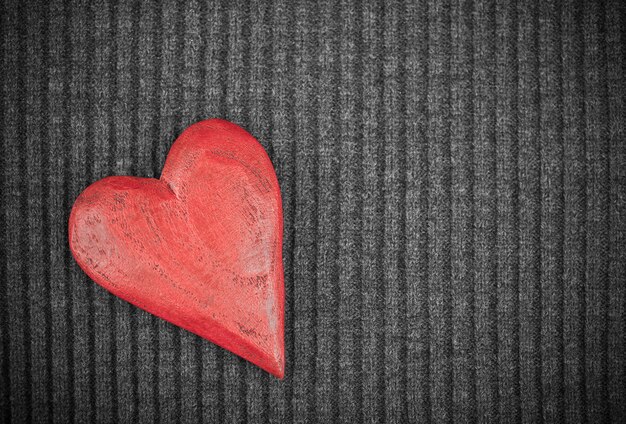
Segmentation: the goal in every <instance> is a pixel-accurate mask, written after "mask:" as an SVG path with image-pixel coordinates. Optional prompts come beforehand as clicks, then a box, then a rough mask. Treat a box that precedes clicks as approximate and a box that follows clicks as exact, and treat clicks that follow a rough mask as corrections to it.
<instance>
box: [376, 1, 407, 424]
mask: <svg viewBox="0 0 626 424" xmlns="http://www.w3.org/2000/svg"><path fill="white" fill-rule="evenodd" d="M398 6H399V3H397V2H395V1H388V2H385V4H384V10H383V16H384V22H383V47H384V56H383V63H384V65H383V81H384V82H383V110H384V112H383V119H384V125H383V134H384V136H383V137H382V140H383V142H384V146H385V149H384V180H383V188H382V191H383V200H384V211H383V221H384V224H383V231H384V236H383V237H384V242H383V251H384V255H383V256H384V257H383V264H382V268H383V275H384V277H383V278H384V287H383V290H382V293H381V295H382V297H383V298H384V311H385V326H384V329H385V350H384V361H385V372H384V379H385V394H384V400H385V421H386V422H403V421H406V419H407V418H406V412H405V410H406V402H405V401H404V399H403V398H401V397H399V396H398V395H397V394H398V393H404V391H405V390H406V389H405V383H404V378H405V375H406V371H405V368H404V362H405V359H404V357H403V356H404V352H403V350H404V347H405V343H404V341H403V338H402V336H403V328H402V322H403V321H404V317H405V311H404V309H405V302H404V290H403V289H404V275H403V269H402V261H403V259H404V254H403V250H404V239H403V234H402V232H403V230H404V228H403V227H404V199H403V197H404V190H403V182H404V178H403V177H404V176H403V175H402V172H401V164H402V163H403V162H402V160H403V158H404V154H405V151H404V147H405V145H404V133H403V127H402V124H403V122H402V120H401V107H402V105H401V95H402V92H401V81H400V76H401V75H402V71H403V63H401V56H400V48H401V38H400V37H401V34H400V30H401V28H400V16H399V15H400V11H399V10H398ZM381 162H382V160H381Z"/></svg>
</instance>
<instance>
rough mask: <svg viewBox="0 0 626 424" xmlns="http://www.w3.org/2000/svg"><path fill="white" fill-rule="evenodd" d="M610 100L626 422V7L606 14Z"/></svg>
mask: <svg viewBox="0 0 626 424" xmlns="http://www.w3.org/2000/svg"><path fill="white" fill-rule="evenodd" d="M605 19H606V21H605V22H606V23H605V25H606V26H605V28H606V49H607V51H606V55H607V95H608V119H609V124H608V125H609V129H608V131H609V133H608V137H609V160H610V163H609V169H610V187H611V189H610V190H611V191H610V193H609V203H610V212H609V213H610V217H609V234H610V235H609V237H610V239H609V246H610V248H609V255H610V257H609V260H610V263H609V287H608V291H609V300H608V302H609V305H608V320H609V323H608V346H607V349H608V357H607V361H608V363H607V368H608V370H609V376H608V381H606V384H607V385H608V392H609V418H610V419H611V421H613V422H618V421H619V420H620V419H624V418H626V402H624V401H623V400H624V399H626V355H624V352H626V337H624V335H625V334H626V283H624V282H625V281H626V196H625V193H626V166H624V164H625V163H626V128H625V125H626V122H625V121H624V119H625V118H626V109H625V108H624V89H625V88H626V82H625V81H626V72H625V71H626V70H625V69H624V66H625V63H624V61H625V57H624V45H623V43H624V42H625V41H626V39H625V38H624V36H625V35H626V34H625V31H624V26H625V25H626V5H625V4H624V3H623V2H619V1H609V2H607V5H606V10H605Z"/></svg>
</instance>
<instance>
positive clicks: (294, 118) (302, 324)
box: [0, 0, 626, 423]
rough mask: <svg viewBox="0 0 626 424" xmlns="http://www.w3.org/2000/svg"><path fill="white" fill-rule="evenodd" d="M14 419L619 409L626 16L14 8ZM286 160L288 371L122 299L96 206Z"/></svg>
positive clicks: (330, 3)
mask: <svg viewBox="0 0 626 424" xmlns="http://www.w3.org/2000/svg"><path fill="white" fill-rule="evenodd" d="M1 19H2V22H1V25H0V28H1V29H0V30H1V32H2V33H1V41H2V54H1V58H2V65H1V66H2V75H3V78H2V85H3V92H2V105H3V107H2V124H1V132H2V154H1V163H2V170H3V172H2V181H1V187H2V194H1V196H2V216H1V220H2V221H1V224H0V225H1V230H2V232H1V234H2V243H1V246H2V252H1V256H0V257H1V258H2V266H1V269H2V277H1V281H2V283H1V285H0V340H1V343H0V380H1V381H0V411H1V413H0V417H1V418H0V421H2V422H8V421H13V422H25V421H34V422H44V421H50V420H52V421H54V422H63V423H64V422H68V421H71V420H74V421H75V422H80V423H83V422H129V423H136V422H139V423H152V422H157V421H158V422H163V423H172V422H182V423H191V422H194V423H197V422H201V421H202V422H218V421H225V422H243V421H250V422H265V421H271V422H276V423H280V422H292V421H294V422H313V421H318V422H322V423H327V422H335V421H336V422H348V423H360V422H389V423H396V422H397V423H403V422H429V421H432V422H450V421H454V422H474V421H480V422H497V421H501V422H507V423H508V422H527V423H531V422H541V421H546V422H561V421H568V422H591V423H596V422H607V421H612V422H615V423H620V422H621V423H623V422H625V420H626V134H625V130H626V128H625V125H626V115H625V113H626V111H625V105H624V100H625V98H626V90H625V86H624V85H625V84H626V82H625V70H626V69H625V56H626V55H625V53H626V43H625V41H626V40H625V38H624V37H625V36H626V34H625V30H626V12H625V3H624V2H623V1H621V0H606V1H595V0H590V1H574V0H564V1H558V2H557V1H539V0H537V1H530V0H529V1H521V0H520V1H519V2H511V1H508V0H442V1H434V0H431V1H415V2H410V1H406V2H400V1H397V0H385V1H384V2H383V1H377V2H374V1H365V2H359V1H350V0H325V1H322V2H319V3H318V2H312V1H303V0H301V1H296V2H292V1H289V0H276V1H273V2H269V1H268V2H252V3H249V2H247V1H245V2H244V1H235V0H233V1H227V0H222V1H211V2H204V1H200V0H191V1H187V2H182V1H180V2H172V1H156V0H154V1H145V2H139V1H103V0H100V1H95V2H91V1H87V0H76V1H65V2H60V1H57V0H50V1H46V2H37V1H34V0H30V1H11V0H5V1H4V3H3V6H2V12H1ZM209 117H222V118H226V119H228V120H231V121H233V122H235V123H237V124H240V125H242V126H243V127H244V128H246V129H247V130H248V131H250V132H251V133H252V134H253V135H254V136H255V137H257V138H258V139H259V141H260V142H261V143H262V144H263V146H264V147H265V148H266V149H267V151H268V153H269V155H270V157H271V159H272V161H273V163H274V166H275V168H276V172H277V175H278V179H279V181H280V184H281V189H282V194H283V203H284V217H285V222H284V224H285V232H284V241H285V244H284V264H285V287H286V324H285V331H286V336H285V337H286V338H285V344H286V359H287V366H286V378H285V380H284V381H279V380H276V379H275V378H273V377H270V376H269V375H268V374H267V373H266V372H263V371H261V370H260V369H258V368H257V367H255V366H253V365H251V364H249V363H247V362H245V361H244V360H242V359H240V358H238V357H236V356H234V355H232V354H230V353H229V352H227V351H224V350H222V349H220V348H218V347H216V346H214V345H213V344H211V343H209V342H207V341H205V340H203V339H200V338H199V337H196V336H194V335H192V334H190V333H188V332H186V331H183V330H180V329H178V328H176V327H174V326H172V325H170V324H168V323H166V322H164V321H162V320H159V319H157V318H155V317H153V316H151V315H149V314H147V313H145V312H143V311H141V310H139V309H137V308H135V307H133V306H130V305H129V304H127V303H125V302H123V301H121V300H119V299H117V298H115V297H114V296H112V295H110V294H109V293H108V292H106V291H105V290H103V289H101V288H100V287H98V286H97V285H96V284H94V283H93V282H91V281H90V280H89V279H88V278H87V277H86V276H85V274H84V273H83V272H82V271H81V270H80V269H79V268H78V266H77V265H76V263H75V262H74V260H73V258H72V257H71V254H70V252H69V249H68V242H67V219H68V215H69V211H70V207H71V205H72V203H73V201H74V199H75V198H76V197H77V196H78V194H79V193H80V192H81V191H82V190H83V189H84V188H85V187H86V186H87V185H89V184H90V183H92V182H94V181H96V180H98V179H100V178H102V177H104V176H107V175H127V174H130V175H136V176H143V177H158V175H159V173H160V170H161V167H162V165H163V162H164V159H165V156H166V154H167V151H168V149H169V147H170V145H171V144H172V142H173V141H174V139H175V138H176V136H177V135H178V134H180V132H181V131H182V130H183V129H184V128H185V127H186V126H188V125H190V124H191V123H194V122H196V121H198V120H201V119H205V118H209Z"/></svg>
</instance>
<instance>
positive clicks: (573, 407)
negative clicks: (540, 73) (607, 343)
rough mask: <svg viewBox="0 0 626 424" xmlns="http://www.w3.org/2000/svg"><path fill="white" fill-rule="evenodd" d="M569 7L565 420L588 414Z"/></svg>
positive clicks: (576, 90)
mask: <svg viewBox="0 0 626 424" xmlns="http://www.w3.org/2000/svg"><path fill="white" fill-rule="evenodd" d="M582 4H583V2H581V1H577V0H572V1H568V2H565V3H564V4H563V8H562V15H561V31H562V56H563V59H562V70H563V80H562V84H563V198H564V203H563V237H564V239H563V381H564V387H563V402H564V419H565V420H566V421H568V422H582V421H583V420H584V411H585V404H586V398H585V353H584V349H585V341H584V323H585V310H584V305H585V304H584V302H585V287H584V284H585V262H586V261H585V245H586V237H585V213H584V210H585V202H586V201H585V187H586V175H585V151H586V148H585V132H584V121H583V113H584V106H583V101H584V97H583V94H584V91H583V90H584V86H583V84H584V69H583V68H582V64H583V33H582V26H581V15H582V13H581V6H582Z"/></svg>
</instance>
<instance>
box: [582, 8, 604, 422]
mask: <svg viewBox="0 0 626 424" xmlns="http://www.w3.org/2000/svg"><path fill="white" fill-rule="evenodd" d="M604 23H605V22H604V8H603V7H602V5H600V4H598V3H597V2H585V6H584V12H583V29H584V34H585V36H584V70H585V86H584V90H585V103H584V107H585V120H584V122H585V140H586V143H587V144H586V159H587V211H586V230H587V245H586V248H587V249H586V250H587V251H586V256H587V260H586V262H585V263H586V270H585V276H586V280H585V306H586V311H585V360H586V364H585V377H586V379H585V383H586V389H587V411H586V412H587V420H588V421H589V422H599V421H604V420H607V419H608V412H609V411H608V403H609V396H608V394H609V393H608V390H607V389H608V386H607V383H606V382H607V378H608V369H607V342H608V338H607V336H608V334H607V324H608V322H607V318H608V306H609V302H608V296H609V293H608V291H607V290H608V288H609V280H608V271H609V269H608V267H609V248H608V243H607V241H608V240H609V233H608V230H609V139H608V125H607V124H608V121H607V116H608V112H609V110H608V108H607V104H606V98H607V81H606V61H605V60H606V48H605V41H606V40H605V39H604V38H603V37H601V34H603V33H604Z"/></svg>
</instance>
